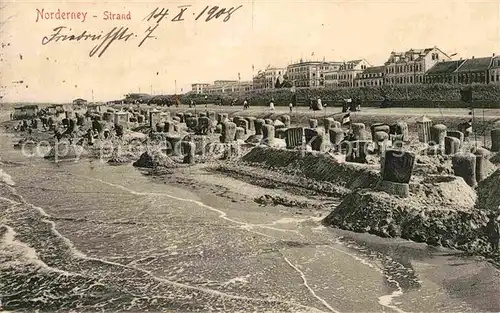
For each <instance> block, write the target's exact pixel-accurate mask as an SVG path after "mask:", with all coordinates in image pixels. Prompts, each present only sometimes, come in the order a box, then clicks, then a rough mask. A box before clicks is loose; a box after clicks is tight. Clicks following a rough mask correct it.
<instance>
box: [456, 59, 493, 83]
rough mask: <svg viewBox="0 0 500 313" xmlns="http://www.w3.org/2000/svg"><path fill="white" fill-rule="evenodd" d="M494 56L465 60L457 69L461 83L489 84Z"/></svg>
mask: <svg viewBox="0 0 500 313" xmlns="http://www.w3.org/2000/svg"><path fill="white" fill-rule="evenodd" d="M494 59H495V58H494V57H486V58H475V57H472V58H471V59H467V60H465V61H464V62H463V63H462V64H461V65H460V66H459V67H458V68H457V70H456V71H455V73H456V76H457V81H458V83H459V84H472V83H477V84H488V82H489V76H490V69H491V64H492V61H493V60H494Z"/></svg>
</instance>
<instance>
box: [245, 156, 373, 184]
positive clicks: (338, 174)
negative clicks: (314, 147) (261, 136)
mask: <svg viewBox="0 0 500 313" xmlns="http://www.w3.org/2000/svg"><path fill="white" fill-rule="evenodd" d="M241 160H242V161H243V162H246V163H249V164H251V165H253V166H260V167H264V168H266V169H269V170H275V171H280V172H283V173H286V174H292V175H300V176H305V177H307V178H311V179H315V180H318V181H327V182H331V183H333V184H335V185H338V186H340V187H345V188H348V189H356V188H369V187H375V186H376V184H377V183H378V180H379V176H380V174H379V166H369V165H365V164H357V163H339V161H338V160H337V159H335V158H334V157H332V156H330V155H328V154H320V153H317V152H305V151H297V150H284V149H281V150H280V149H274V148H267V147H263V146H259V147H255V148H253V149H252V150H250V152H248V153H247V154H246V155H244V156H243V157H242V159H241Z"/></svg>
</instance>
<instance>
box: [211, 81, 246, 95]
mask: <svg viewBox="0 0 500 313" xmlns="http://www.w3.org/2000/svg"><path fill="white" fill-rule="evenodd" d="M251 90H253V82H252V81H242V82H238V81H232V80H217V81H215V82H214V84H213V85H208V86H207V87H206V88H205V91H204V93H207V94H223V93H234V92H244V91H251Z"/></svg>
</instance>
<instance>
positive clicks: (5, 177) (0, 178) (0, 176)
mask: <svg viewBox="0 0 500 313" xmlns="http://www.w3.org/2000/svg"><path fill="white" fill-rule="evenodd" d="M0 182H2V183H4V184H6V185H9V186H15V185H16V183H15V182H14V181H13V180H12V176H10V175H9V174H7V173H6V172H4V170H3V169H1V168H0Z"/></svg>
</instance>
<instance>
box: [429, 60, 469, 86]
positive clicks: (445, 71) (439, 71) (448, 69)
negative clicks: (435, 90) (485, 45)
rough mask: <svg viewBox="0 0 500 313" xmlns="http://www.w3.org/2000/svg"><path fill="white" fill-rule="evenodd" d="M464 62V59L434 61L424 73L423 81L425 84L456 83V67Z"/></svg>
mask: <svg viewBox="0 0 500 313" xmlns="http://www.w3.org/2000/svg"><path fill="white" fill-rule="evenodd" d="M464 62H465V60H456V61H442V62H439V63H436V64H435V65H434V66H433V67H431V68H430V69H429V70H428V71H427V72H426V73H425V79H424V81H425V83H426V84H439V83H441V84H443V83H448V84H456V83H458V79H457V72H456V71H457V69H458V68H459V67H460V65H462V64H463V63H464Z"/></svg>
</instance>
